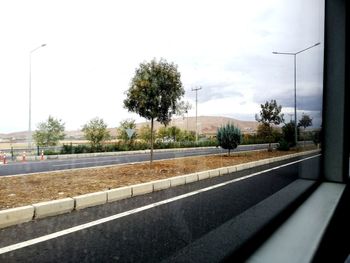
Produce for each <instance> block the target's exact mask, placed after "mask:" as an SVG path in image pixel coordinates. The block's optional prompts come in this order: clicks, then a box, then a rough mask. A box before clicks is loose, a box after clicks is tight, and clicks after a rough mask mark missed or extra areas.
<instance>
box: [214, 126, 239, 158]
mask: <svg viewBox="0 0 350 263" xmlns="http://www.w3.org/2000/svg"><path fill="white" fill-rule="evenodd" d="M216 138H217V140H218V144H219V146H221V147H222V148H224V149H227V150H228V155H229V156H230V152H231V150H234V149H236V148H237V146H238V145H239V144H240V143H241V142H242V133H241V130H240V129H238V128H237V127H235V126H234V125H233V124H226V125H225V126H223V127H220V128H219V129H218V131H217V135H216Z"/></svg>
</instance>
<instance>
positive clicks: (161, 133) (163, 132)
mask: <svg viewBox="0 0 350 263" xmlns="http://www.w3.org/2000/svg"><path fill="white" fill-rule="evenodd" d="M166 137H169V130H168V128H167V127H160V128H159V129H158V131H157V138H158V139H161V140H163V139H164V138H166Z"/></svg>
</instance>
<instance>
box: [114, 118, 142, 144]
mask: <svg viewBox="0 0 350 263" xmlns="http://www.w3.org/2000/svg"><path fill="white" fill-rule="evenodd" d="M126 129H134V130H135V129H136V123H135V120H132V119H126V120H123V121H121V122H120V124H119V127H118V135H117V138H118V139H120V140H123V141H124V142H126V141H129V140H130V141H133V140H135V138H136V136H137V134H136V132H134V134H133V135H132V136H131V138H129V136H128V134H127V132H126Z"/></svg>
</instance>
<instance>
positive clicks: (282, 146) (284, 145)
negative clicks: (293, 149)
mask: <svg viewBox="0 0 350 263" xmlns="http://www.w3.org/2000/svg"><path fill="white" fill-rule="evenodd" d="M289 149H290V147H289V143H288V142H287V141H286V140H284V139H282V140H280V141H279V142H278V146H277V150H279V151H289Z"/></svg>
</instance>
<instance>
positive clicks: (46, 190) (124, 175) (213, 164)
mask: <svg viewBox="0 0 350 263" xmlns="http://www.w3.org/2000/svg"><path fill="white" fill-rule="evenodd" d="M294 152H295V151H288V152H279V151H274V152H267V151H263V152H250V153H241V154H238V155H237V154H236V155H234V156H232V155H231V156H227V155H215V156H203V157H190V158H189V157H187V158H178V159H173V160H167V161H154V162H153V165H152V166H151V167H150V164H149V163H140V164H129V165H128V164H126V165H116V166H113V167H103V168H90V169H77V170H72V171H64V172H51V173H42V174H32V175H25V176H13V177H1V178H0V210H3V209H7V208H12V207H18V206H23V205H28V204H33V203H38V202H42V201H49V200H55V199H60V198H65V197H73V196H77V195H81V194H86V193H92V192H97V191H102V190H108V189H113V188H117V187H121V186H127V185H133V184H137V183H143V182H149V181H153V180H158V179H164V178H169V177H172V176H177V175H182V174H189V173H193V172H199V171H205V170H209V169H215V168H219V167H225V166H231V165H236V164H241V163H245V162H251V161H255V160H260V159H265V158H272V157H276V156H281V155H285V154H292V153H294Z"/></svg>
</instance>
